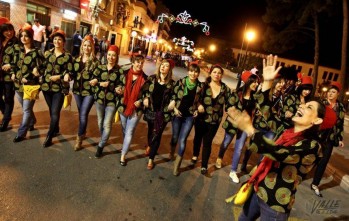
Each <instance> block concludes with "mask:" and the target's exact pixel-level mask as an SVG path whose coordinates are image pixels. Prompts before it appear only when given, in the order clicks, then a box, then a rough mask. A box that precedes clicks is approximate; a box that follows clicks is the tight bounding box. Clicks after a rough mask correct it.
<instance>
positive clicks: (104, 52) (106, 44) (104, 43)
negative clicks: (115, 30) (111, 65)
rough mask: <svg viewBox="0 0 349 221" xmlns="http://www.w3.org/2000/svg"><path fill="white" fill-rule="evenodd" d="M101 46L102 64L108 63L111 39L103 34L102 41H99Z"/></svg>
mask: <svg viewBox="0 0 349 221" xmlns="http://www.w3.org/2000/svg"><path fill="white" fill-rule="evenodd" d="M99 48H100V53H101V54H100V59H99V60H100V61H101V63H102V64H105V63H107V51H108V48H109V41H108V40H107V39H106V38H105V36H103V38H102V40H101V42H100V43H99Z"/></svg>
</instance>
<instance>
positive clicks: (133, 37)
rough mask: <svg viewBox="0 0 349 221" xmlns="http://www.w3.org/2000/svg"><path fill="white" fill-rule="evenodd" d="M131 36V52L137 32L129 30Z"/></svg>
mask: <svg viewBox="0 0 349 221" xmlns="http://www.w3.org/2000/svg"><path fill="white" fill-rule="evenodd" d="M131 36H132V43H131V53H133V46H134V43H135V37H136V36H137V32H136V31H132V32H131Z"/></svg>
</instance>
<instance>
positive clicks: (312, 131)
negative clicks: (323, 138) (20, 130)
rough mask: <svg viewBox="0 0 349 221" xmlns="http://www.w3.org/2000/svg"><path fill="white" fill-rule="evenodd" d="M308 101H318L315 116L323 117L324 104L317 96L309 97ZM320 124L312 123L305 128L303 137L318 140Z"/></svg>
mask: <svg viewBox="0 0 349 221" xmlns="http://www.w3.org/2000/svg"><path fill="white" fill-rule="evenodd" d="M310 101H315V102H317V103H318V108H317V117H318V118H321V119H324V117H325V114H326V106H325V104H324V103H323V102H322V101H321V100H320V99H319V98H313V99H310ZM320 126H321V124H320V125H316V124H314V125H313V126H312V127H310V128H308V129H306V130H305V131H304V133H303V134H304V137H307V138H312V139H314V140H319V131H320Z"/></svg>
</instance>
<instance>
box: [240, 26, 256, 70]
mask: <svg viewBox="0 0 349 221" xmlns="http://www.w3.org/2000/svg"><path fill="white" fill-rule="evenodd" d="M245 38H246V41H247V44H246V51H245V59H244V61H243V63H242V65H244V64H245V62H246V60H247V52H248V45H249V43H250V42H251V41H253V40H254V39H255V38H256V32H255V31H253V30H249V31H247V32H246V33H245Z"/></svg>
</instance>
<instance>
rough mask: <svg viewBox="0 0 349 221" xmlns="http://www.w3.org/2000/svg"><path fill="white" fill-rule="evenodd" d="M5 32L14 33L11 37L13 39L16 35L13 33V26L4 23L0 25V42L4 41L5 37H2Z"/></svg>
mask: <svg viewBox="0 0 349 221" xmlns="http://www.w3.org/2000/svg"><path fill="white" fill-rule="evenodd" d="M5 31H13V32H14V34H13V37H15V34H16V33H15V28H14V27H13V25H12V24H10V23H5V24H2V25H0V39H1V41H4V40H5V36H4V32H5Z"/></svg>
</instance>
